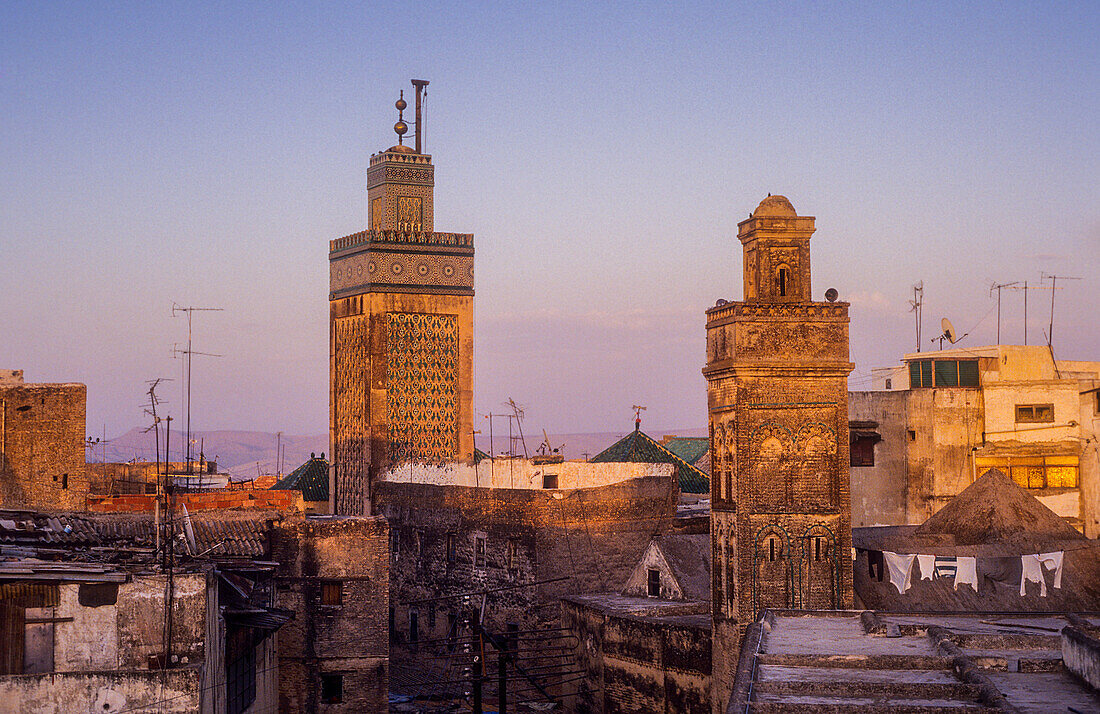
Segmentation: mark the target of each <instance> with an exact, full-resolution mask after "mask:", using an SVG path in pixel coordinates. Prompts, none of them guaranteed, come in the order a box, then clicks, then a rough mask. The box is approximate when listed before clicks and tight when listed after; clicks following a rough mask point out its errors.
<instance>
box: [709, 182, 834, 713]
mask: <svg viewBox="0 0 1100 714" xmlns="http://www.w3.org/2000/svg"><path fill="white" fill-rule="evenodd" d="M813 233H814V218H813V217H811V216H799V215H798V214H797V213H796V212H795V210H794V207H793V206H792V205H791V203H790V201H788V200H787V199H786V198H784V197H783V196H768V197H767V198H765V199H764V200H763V201H762V202H761V203H760V205H759V206H758V207H757V209H756V210H755V211H754V212H753V213H752V215H751V216H750V217H749V218H748V219H747V220H744V221H742V222H741V223H739V224H738V238H739V239H740V241H741V244H742V247H743V251H744V254H743V260H744V290H745V294H744V300H743V301H741V302H728V303H727V302H726V301H724V300H720V301H719V302H718V304H717V305H716V306H715V307H713V308H711V309H710V310H708V311H707V366H706V368H705V369H704V370H703V374H704V375H705V376H706V379H707V401H708V409H709V413H710V434H711V469H712V474H711V541H712V549H713V564H714V566H713V569H712V573H713V586H712V598H713V601H712V615H713V618H714V630H713V631H714V642H713V648H712V652H713V657H714V660H713V661H714V667H713V676H712V681H713V686H714V689H713V691H712V697H713V703H714V710H715V711H716V712H719V711H720V712H724V711H725V708H726V704H727V702H728V700H729V696H730V692H731V689H732V686H733V676H734V671H735V668H736V665H737V658H738V650H739V646H740V641H741V635H742V634H743V633H744V628H745V627H746V626H747V625H748V623H750V622H752V621H753V620H754V619H755V618H756V617H757V616H758V614H759V612H760V611H761V610H763V609H764V608H768V607H771V608H805V609H842V608H850V607H851V606H852V562H851V556H850V553H851V545H852V529H851V499H850V493H849V481H848V387H847V377H848V373H849V372H851V371H852V367H853V365H852V364H851V363H850V362H849V361H848V304H847V303H843V302H829V301H827V302H814V301H813V300H811V298H810V236H811V235H813ZM829 297H831V298H833V299H835V294H832V293H830V295H829Z"/></svg>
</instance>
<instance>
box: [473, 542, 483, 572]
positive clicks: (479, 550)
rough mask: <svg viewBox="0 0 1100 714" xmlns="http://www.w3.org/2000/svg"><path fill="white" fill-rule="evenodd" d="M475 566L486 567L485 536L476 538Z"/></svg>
mask: <svg viewBox="0 0 1100 714" xmlns="http://www.w3.org/2000/svg"><path fill="white" fill-rule="evenodd" d="M474 567H475V568H484V567H485V538H483V537H481V536H477V537H476V538H474Z"/></svg>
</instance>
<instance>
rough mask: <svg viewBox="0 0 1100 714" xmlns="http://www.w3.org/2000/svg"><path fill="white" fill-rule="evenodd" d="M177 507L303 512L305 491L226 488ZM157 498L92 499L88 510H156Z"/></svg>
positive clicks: (190, 496)
mask: <svg viewBox="0 0 1100 714" xmlns="http://www.w3.org/2000/svg"><path fill="white" fill-rule="evenodd" d="M175 501H176V503H177V504H183V505H185V506H187V510H188V511H211V510H228V509H233V508H245V509H258V510H264V511H279V512H281V513H303V512H304V510H305V509H304V501H303V500H302V492H301V491H294V490H287V491H245V490H240V489H233V490H229V489H224V490H218V491H213V492H210V493H181V494H177V495H176V496H175ZM155 502H156V496H155V495H152V494H129V495H125V496H89V497H88V507H87V509H88V510H89V511H91V512H93V513H128V512H139V513H140V512H148V511H152V510H153V507H154V503H155Z"/></svg>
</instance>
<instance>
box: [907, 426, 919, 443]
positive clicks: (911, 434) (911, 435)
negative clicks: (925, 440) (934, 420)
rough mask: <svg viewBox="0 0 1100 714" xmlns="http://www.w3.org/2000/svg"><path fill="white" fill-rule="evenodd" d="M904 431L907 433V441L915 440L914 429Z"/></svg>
mask: <svg viewBox="0 0 1100 714" xmlns="http://www.w3.org/2000/svg"><path fill="white" fill-rule="evenodd" d="M906 433H907V434H908V435H909V441H916V440H917V432H916V430H915V429H909V430H908V431H907V432H906Z"/></svg>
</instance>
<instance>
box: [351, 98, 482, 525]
mask: <svg viewBox="0 0 1100 714" xmlns="http://www.w3.org/2000/svg"><path fill="white" fill-rule="evenodd" d="M413 85H414V86H415V87H416V122H415V127H416V134H415V135H416V148H415V149H414V148H411V147H409V146H405V145H404V135H405V133H406V132H407V131H408V125H407V124H406V123H405V121H404V110H405V109H406V107H407V106H408V105H407V104H406V102H405V99H404V92H402V98H400V99H398V100H397V104H396V107H397V110H398V120H397V123H396V124H394V131H395V132H396V133H397V145H396V146H391V147H390V148H389V149H386V150H385V151H382V152H380V153H377V154H374V155H373V156H371V159H370V168H368V169H367V202H368V206H369V215H370V219H369V223H370V229H369V230H366V231H361V232H359V233H353V234H352V235H349V236H345V237H343V238H338V239H336V240H333V241H330V242H329V285H330V287H329V290H330V292H329V346H330V370H329V390H330V395H329V417H330V421H329V435H330V437H329V441H330V450H331V456H332V473H331V476H330V486H331V488H330V497H331V498H332V506H333V510H334V512H335V513H339V514H346V515H360V514H365V513H369V512H370V505H369V503H370V495H371V485H372V481H373V479H374V478H375V477H376V476H377V475H378V474H379V473H380V472H381V471H382V470H383V469H386V468H389V467H390V466H393V465H395V464H398V463H403V462H410V461H411V462H424V463H444V462H448V461H464V460H468V459H471V458H472V457H473V433H472V429H473V419H472V414H473V408H472V404H473V301H474V241H473V235H471V234H468V233H436V232H435V231H434V230H433V227H434V226H433V212H432V195H433V187H434V186H435V167H434V166H432V157H431V156H429V155H427V154H424V153H422V152H421V149H422V134H423V131H422V129H423V118H422V111H421V100H422V97H423V95H424V90H425V87H427V85H428V82H426V81H424V80H415V79H414V80H413Z"/></svg>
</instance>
